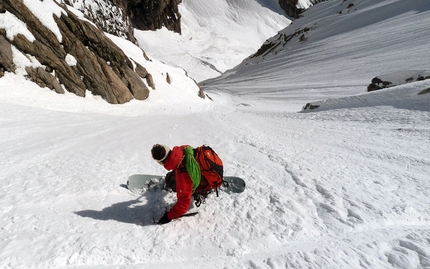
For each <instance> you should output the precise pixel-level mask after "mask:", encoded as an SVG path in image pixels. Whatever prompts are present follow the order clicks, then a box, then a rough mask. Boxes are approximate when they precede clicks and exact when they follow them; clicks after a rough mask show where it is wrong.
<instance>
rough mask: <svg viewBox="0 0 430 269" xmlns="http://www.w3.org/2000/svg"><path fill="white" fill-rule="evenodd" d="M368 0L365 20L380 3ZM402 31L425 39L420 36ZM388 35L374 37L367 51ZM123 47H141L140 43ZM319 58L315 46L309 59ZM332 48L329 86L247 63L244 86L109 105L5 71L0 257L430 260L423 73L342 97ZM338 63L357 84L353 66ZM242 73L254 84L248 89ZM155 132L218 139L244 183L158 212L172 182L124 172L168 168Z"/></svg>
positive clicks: (50, 261) (312, 263) (428, 84)
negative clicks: (150, 182) (147, 187)
mask: <svg viewBox="0 0 430 269" xmlns="http://www.w3.org/2000/svg"><path fill="white" fill-rule="evenodd" d="M362 2H363V3H364V2H365V1H362ZM398 2H399V1H388V0H387V1H383V2H381V1H374V3H376V4H375V5H383V4H387V3H392V4H393V5H394V6H393V8H392V9H390V11H391V14H392V15H393V17H390V16H389V14H385V13H384V14H385V15H384V16H385V18H386V19H387V20H389V21H391V22H392V21H396V20H397V21H400V20H401V21H402V22H403V24H398V25H397V27H398V28H399V31H400V30H402V29H403V30H404V28H403V25H404V24H407V25H421V26H422V25H424V24H426V23H427V21H428V17H429V16H428V15H429V14H428V11H426V10H424V9H423V8H422V9H421V10H420V12H419V13H416V12H406V13H403V12H402V11H403V9H401V10H397V9H396V8H400V7H399V6H397V5H396V3H398ZM400 2H401V1H400ZM420 3H423V2H420ZM367 4H368V7H367V10H368V11H369V12H370V13H369V14H368V13H366V12H364V11H363V12H362V13H361V16H362V17H363V19H362V20H363V21H364V20H365V17H366V16H367V15H369V16H371V15H372V14H373V13H372V12H371V11H372V10H374V7H373V8H372V5H370V4H369V2H367ZM317 7H318V5H317V6H315V9H316V8H317ZM323 7H324V6H323V5H321V8H323ZM316 11H317V10H315V12H316ZM371 18H372V16H371V17H369V18H368V19H369V20H370V19H371ZM293 25H294V24H293ZM374 27H376V28H377V27H378V23H376V24H375V25H374V24H369V25H367V26H363V27H361V28H360V29H361V30H362V31H365V29H366V28H367V29H368V30H369V29H374ZM417 27H418V26H417ZM390 29H392V30H394V26H392V28H390ZM415 29H418V28H415ZM350 33H356V32H355V31H352V30H351V32H350ZM343 36H344V37H347V38H348V40H350V42H351V43H352V44H356V43H359V42H360V40H361V39H360V38H361V36H360V35H357V36H355V35H352V34H351V35H348V32H345V33H343ZM384 37H385V39H384V40H382V39H381V43H382V44H385V43H383V41H384V42H385V41H386V40H387V38H388V37H390V36H389V35H388V34H386V35H385V36H384ZM417 38H418V37H417ZM118 42H119V41H118ZM399 42H401V43H399V44H398V46H402V47H404V48H427V43H424V42H426V40H425V39H424V38H422V39H420V38H418V39H401V40H400V41H399ZM421 42H422V43H421ZM381 43H374V44H373V46H367V49H368V50H369V53H370V52H371V50H376V51H378V50H379V48H380V46H382V44H381ZM121 47H122V48H123V49H124V50H125V51H127V53H129V55H130V56H132V55H134V53H135V49H136V48H135V47H134V46H132V45H131V44H129V43H127V42H125V43H123V44H121ZM307 50H309V52H307ZM311 52H312V53H311ZM394 52H396V51H394ZM397 52H399V51H397ZM423 52H426V51H424V50H423ZM411 55H412V56H413V57H416V54H414V53H413V50H412V52H411ZM323 56H324V51H322V52H318V51H317V50H313V49H312V48H307V49H306V50H303V51H302V57H304V58H302V59H303V61H302V63H303V64H305V63H306V62H308V61H309V62H310V61H312V60H313V59H318V58H319V57H323ZM383 56H384V57H387V58H386V60H387V61H382V60H381V61H380V63H379V64H380V67H381V68H380V69H384V70H385V71H384V72H381V74H382V73H388V72H387V71H389V70H391V69H394V68H393V66H398V67H401V68H403V67H405V68H406V67H411V64H409V62H412V61H413V60H415V61H416V62H417V66H413V67H415V68H408V69H428V68H426V67H425V64H424V63H423V60H422V59H421V57H417V58H407V59H406V61H405V58H402V57H388V56H389V55H388V54H383ZM412 56H411V57H412ZM333 57H338V60H337V61H334V60H333V62H331V61H328V64H327V65H325V69H324V70H325V71H326V72H325V76H320V77H319V78H320V80H319V82H318V83H319V86H320V89H317V88H311V87H309V88H303V89H302V90H301V91H299V90H298V89H300V85H303V84H305V83H307V81H305V82H303V84H301V82H300V81H299V79H296V82H295V84H294V85H295V86H296V87H297V90H296V91H291V90H282V91H278V92H276V93H275V92H270V91H269V92H268V91H267V90H266V89H268V88H271V87H273V85H281V84H285V79H284V78H283V77H282V78H281V77H277V76H272V77H270V76H269V74H267V77H262V76H259V77H257V76H256V77H253V76H252V73H249V74H248V73H245V71H243V70H242V71H241V72H243V82H242V83H243V84H242V85H243V86H244V88H243V89H242V90H240V88H239V87H236V88H233V87H232V88H228V87H224V86H223V87H221V86H219V85H221V82H222V81H221V80H219V81H218V83H219V85H218V86H219V87H220V89H222V91H213V92H211V93H210V94H211V96H212V97H213V99H214V100H215V102H209V101H207V100H206V101H203V102H194V101H193V100H191V101H190V100H188V99H186V98H180V95H179V94H177V95H174V96H175V98H165V97H166V95H167V94H168V92H167V89H165V90H163V91H157V93H156V94H158V97H156V98H149V99H148V100H146V101H140V102H138V101H134V102H130V103H128V104H124V105H109V104H107V103H106V102H104V101H103V100H101V99H100V98H98V97H94V96H90V95H88V96H87V97H86V98H78V97H76V96H74V95H72V94H65V95H57V94H55V93H53V92H51V91H49V90H47V89H41V88H39V87H38V86H36V85H35V84H33V83H30V82H28V81H26V80H23V79H22V77H20V76H16V75H12V74H6V76H5V77H4V78H2V79H0V148H1V149H2V150H1V151H0V229H1V233H0V268H7V269H9V268H14V269H15V268H25V269H28V268H97V269H100V268H127V269H129V268H154V269H155V268H184V269H185V268H186V269H189V268H233V269H234V268H271V269H273V268H276V269H277V268H327V269H333V268H342V269H343V268H429V267H430V244H429V241H428V240H429V238H430V208H429V203H430V198H429V197H430V183H429V180H430V176H429V175H430V157H429V154H428V153H429V152H430V139H429V137H430V121H429V119H430V107H429V103H430V93H428V92H429V90H428V89H430V81H421V82H413V83H410V84H405V85H400V86H396V87H393V88H390V89H386V90H381V91H376V92H372V93H369V94H360V95H353V96H347V95H348V93H349V92H357V91H358V88H354V87H352V88H346V87H345V86H344V85H345V84H348V80H347V79H344V80H342V81H339V80H337V73H336V72H338V71H339V68H338V65H348V66H352V63H351V62H350V61H348V60H347V58H344V57H342V56H341V55H335V56H333ZM272 61H275V59H272ZM270 62H271V61H268V62H267V64H268V65H269V64H270ZM363 62H364V60H363V61H357V62H356V63H357V66H356V67H355V69H354V70H358V69H360V67H361V64H363ZM405 62H406V64H405ZM329 63H331V64H329ZM334 63H336V64H334ZM157 64H160V63H158V62H157V61H154V65H157ZM263 64H265V63H261V65H263ZM315 64H316V65H317V66H318V61H317V62H316V63H315ZM320 64H321V63H320ZM278 65H279V68H280V69H283V68H284V65H287V66H288V62H281V61H279V62H278ZM310 66H311V65H307V67H310ZM268 67H270V68H271V67H272V66H270V65H269V66H268ZM285 68H287V67H285ZM300 70H302V69H300ZM302 71H303V70H302ZM297 72H298V71H297ZM344 72H345V74H347V75H348V76H347V78H349V79H350V80H351V81H350V83H351V84H350V85H353V82H354V79H353V78H354V77H355V76H354V74H349V73H347V72H346V71H344ZM274 74H276V73H274ZM374 76H375V75H372V76H370V77H374ZM226 79H227V78H226ZM236 79H237V80H239V77H238V76H237V77H236ZM245 80H246V81H247V82H246V83H247V84H246V85H250V84H255V85H256V87H254V88H252V93H253V94H252V95H251V94H249V92H248V89H247V88H246V87H245ZM177 83H178V84H181V83H183V86H184V88H185V87H187V84H186V83H188V82H187V81H177ZM354 83H355V82H354ZM360 83H364V81H363V82H360ZM367 83H368V82H366V84H367ZM360 85H361V84H360ZM360 87H361V86H360ZM173 90H174V89H172V91H173ZM310 94H312V95H313V96H312V97H309V95H310ZM163 97H164V98H163ZM313 98H316V99H317V100H326V101H320V103H319V104H320V105H321V106H320V108H321V111H320V112H317V113H315V112H311V113H297V111H299V110H300V108H301V106H302V105H304V103H305V101H306V100H309V99H313ZM154 143H165V144H167V145H170V146H173V145H178V144H184V143H189V144H192V145H193V146H198V145H200V144H204V143H206V144H209V145H211V146H212V147H213V148H214V149H215V150H216V151H217V152H218V153H219V154H220V156H221V157H222V158H223V161H224V163H225V173H226V174H228V175H237V176H241V177H244V178H245V179H246V181H247V189H246V190H245V192H244V193H241V194H237V195H227V194H224V193H221V194H220V197H219V198H216V197H214V196H211V197H210V199H208V201H207V204H205V205H202V206H201V207H200V208H199V209H198V211H199V214H198V215H197V216H195V217H191V218H183V219H180V220H177V221H173V222H171V223H169V224H167V225H163V226H158V225H152V218H153V217H155V218H157V217H158V216H160V215H162V213H163V210H164V209H162V207H164V206H171V205H172V204H173V203H174V201H175V196H174V195H173V194H167V193H166V194H165V195H163V196H162V197H154V196H153V195H150V194H146V195H143V196H140V195H138V194H134V193H130V192H129V191H128V190H127V189H125V188H123V187H122V186H121V185H123V184H125V182H126V180H127V177H128V176H130V175H132V174H137V173H148V174H162V173H165V171H164V170H163V169H162V167H160V166H159V165H158V164H157V163H156V162H154V161H153V160H152V159H151V156H150V148H151V146H152V145H153V144H154ZM154 201H158V202H159V203H158V204H157V203H155V202H154ZM193 210H196V209H193Z"/></svg>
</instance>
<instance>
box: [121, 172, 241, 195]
mask: <svg viewBox="0 0 430 269" xmlns="http://www.w3.org/2000/svg"><path fill="white" fill-rule="evenodd" d="M245 187H246V183H245V180H243V179H242V178H240V177H234V176H226V177H224V182H223V184H222V186H221V188H220V190H222V191H224V192H227V193H241V192H243V191H244V190H245ZM127 188H128V189H129V190H131V191H147V190H149V191H161V190H162V189H163V188H164V176H160V175H146V174H136V175H131V176H130V177H129V178H128V179H127Z"/></svg>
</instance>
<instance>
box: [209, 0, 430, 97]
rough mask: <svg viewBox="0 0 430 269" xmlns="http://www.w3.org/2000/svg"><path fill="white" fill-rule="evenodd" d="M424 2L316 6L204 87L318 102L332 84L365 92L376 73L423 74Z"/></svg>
mask: <svg viewBox="0 0 430 269" xmlns="http://www.w3.org/2000/svg"><path fill="white" fill-rule="evenodd" d="M429 5H430V3H429V2H428V1H426V0H417V1H412V2H410V1H379V2H378V3H375V1H373V0H367V1H366V0H362V1H357V0H355V1H354V0H346V1H329V2H323V3H320V4H318V5H316V6H314V7H312V8H310V9H308V10H307V11H305V12H304V14H303V17H302V18H300V19H298V20H296V21H294V23H293V24H292V25H290V26H289V27H287V28H285V29H284V30H282V31H280V32H279V34H278V35H276V36H274V37H272V38H270V39H268V40H267V41H266V42H265V43H264V44H263V45H262V46H261V48H260V49H259V50H258V51H257V52H256V53H255V54H253V55H251V56H250V57H248V58H247V59H246V60H244V61H243V62H242V63H241V64H240V65H238V66H236V67H235V68H233V69H231V70H228V71H227V72H225V73H224V74H223V75H222V76H219V77H217V78H215V79H213V80H210V81H207V82H204V84H206V85H207V86H206V88H217V89H228V90H229V91H232V92H237V93H240V94H249V95H253V94H254V92H255V91H257V92H261V91H264V92H267V95H268V96H269V97H271V98H275V97H276V95H277V93H279V92H284V91H300V93H303V92H304V91H307V92H308V93H309V94H308V95H309V97H312V95H315V97H313V98H318V95H319V92H324V91H332V90H333V88H334V87H342V88H343V89H344V91H349V92H356V93H358V92H364V91H365V90H366V87H367V85H369V84H370V82H371V80H372V78H374V77H376V76H379V75H382V74H387V73H392V72H397V71H403V70H428V69H429V61H428V58H427V57H426V56H425V55H427V54H428V52H429V48H428V46H427V44H428V43H430V36H429V35H428V34H427V31H428V25H430V17H426V16H425V14H427V13H426V12H427V11H428V9H429ZM398 63H401V64H400V65H399V64H398ZM345 93H346V92H345Z"/></svg>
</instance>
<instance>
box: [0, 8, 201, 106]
mask: <svg viewBox="0 0 430 269" xmlns="http://www.w3.org/2000/svg"><path fill="white" fill-rule="evenodd" d="M35 1H36V0H35ZM49 2H50V3H52V4H53V5H56V8H58V10H60V12H57V13H55V12H54V13H53V15H52V16H53V21H55V22H53V23H52V24H55V27H56V28H58V33H55V31H53V30H52V27H49V25H47V23H46V21H44V20H43V18H41V15H40V14H37V15H38V16H36V15H35V13H37V12H35V11H34V10H30V9H29V7H28V6H27V5H26V4H24V1H23V0H1V1H0V16H1V18H0V78H1V77H2V76H3V75H4V74H5V72H14V73H15V72H17V71H19V72H22V70H17V67H16V64H15V63H14V57H16V55H18V54H19V55H20V58H23V59H26V61H28V62H29V63H30V64H27V65H25V70H24V73H25V74H24V75H25V76H26V77H27V79H29V80H31V81H33V82H35V83H37V84H38V85H39V86H41V87H48V88H50V89H52V90H54V91H56V92H57V93H63V92H64V91H69V92H72V93H75V94H76V95H78V96H82V97H83V96H85V94H86V92H87V91H90V92H91V93H92V94H94V95H100V96H102V97H103V98H104V99H105V100H106V101H107V102H109V103H112V104H122V103H125V102H128V101H130V100H131V99H133V98H134V99H138V100H144V99H146V98H148V96H149V93H150V89H151V88H152V89H155V83H154V80H153V78H152V75H151V74H150V73H148V71H147V70H146V69H145V68H144V67H143V66H142V65H140V64H139V63H137V62H134V61H133V60H132V59H131V58H129V57H127V56H126V55H125V54H124V52H123V51H122V50H121V49H120V48H119V47H118V46H117V45H116V44H114V42H113V41H112V40H111V39H110V38H108V37H107V36H106V35H105V34H104V32H103V30H102V29H99V27H97V25H95V24H94V23H93V22H92V21H89V20H87V19H84V18H83V17H81V15H82V14H78V13H79V12H78V11H76V10H71V7H70V6H67V5H66V4H64V3H63V4H56V2H54V1H49ZM37 3H43V2H35V4H37ZM45 3H46V2H45ZM46 16H51V14H46ZM42 17H43V15H42ZM41 20H42V21H43V22H42V21H41ZM8 25H9V26H8ZM11 25H13V27H11ZM17 27H22V28H23V29H25V31H21V32H20V31H17V32H14V30H13V29H15V28H17ZM11 29H12V30H11ZM120 36H121V35H120ZM143 57H146V56H145V53H144V52H143V51H142V58H143ZM147 60H149V59H147ZM168 75H169V74H167V76H168ZM196 88H198V86H197V85H196ZM196 94H197V92H196ZM198 94H199V95H200V96H201V97H204V94H203V92H202V91H200V92H199V93H198Z"/></svg>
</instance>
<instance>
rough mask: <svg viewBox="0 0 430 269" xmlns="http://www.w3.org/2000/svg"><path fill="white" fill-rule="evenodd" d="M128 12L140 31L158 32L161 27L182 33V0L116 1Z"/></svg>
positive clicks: (133, 23) (115, 0)
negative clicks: (180, 9)
mask: <svg viewBox="0 0 430 269" xmlns="http://www.w3.org/2000/svg"><path fill="white" fill-rule="evenodd" d="M113 2H114V3H117V4H118V5H120V6H122V7H123V8H124V10H127V15H128V16H129V18H130V21H131V23H132V25H133V27H135V28H137V29H140V30H156V29H160V28H161V27H163V26H164V27H166V28H167V29H169V30H171V31H174V32H176V33H181V14H180V13H179V9H178V5H179V4H180V3H181V2H182V1H181V0H157V1H154V0H114V1H113Z"/></svg>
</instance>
